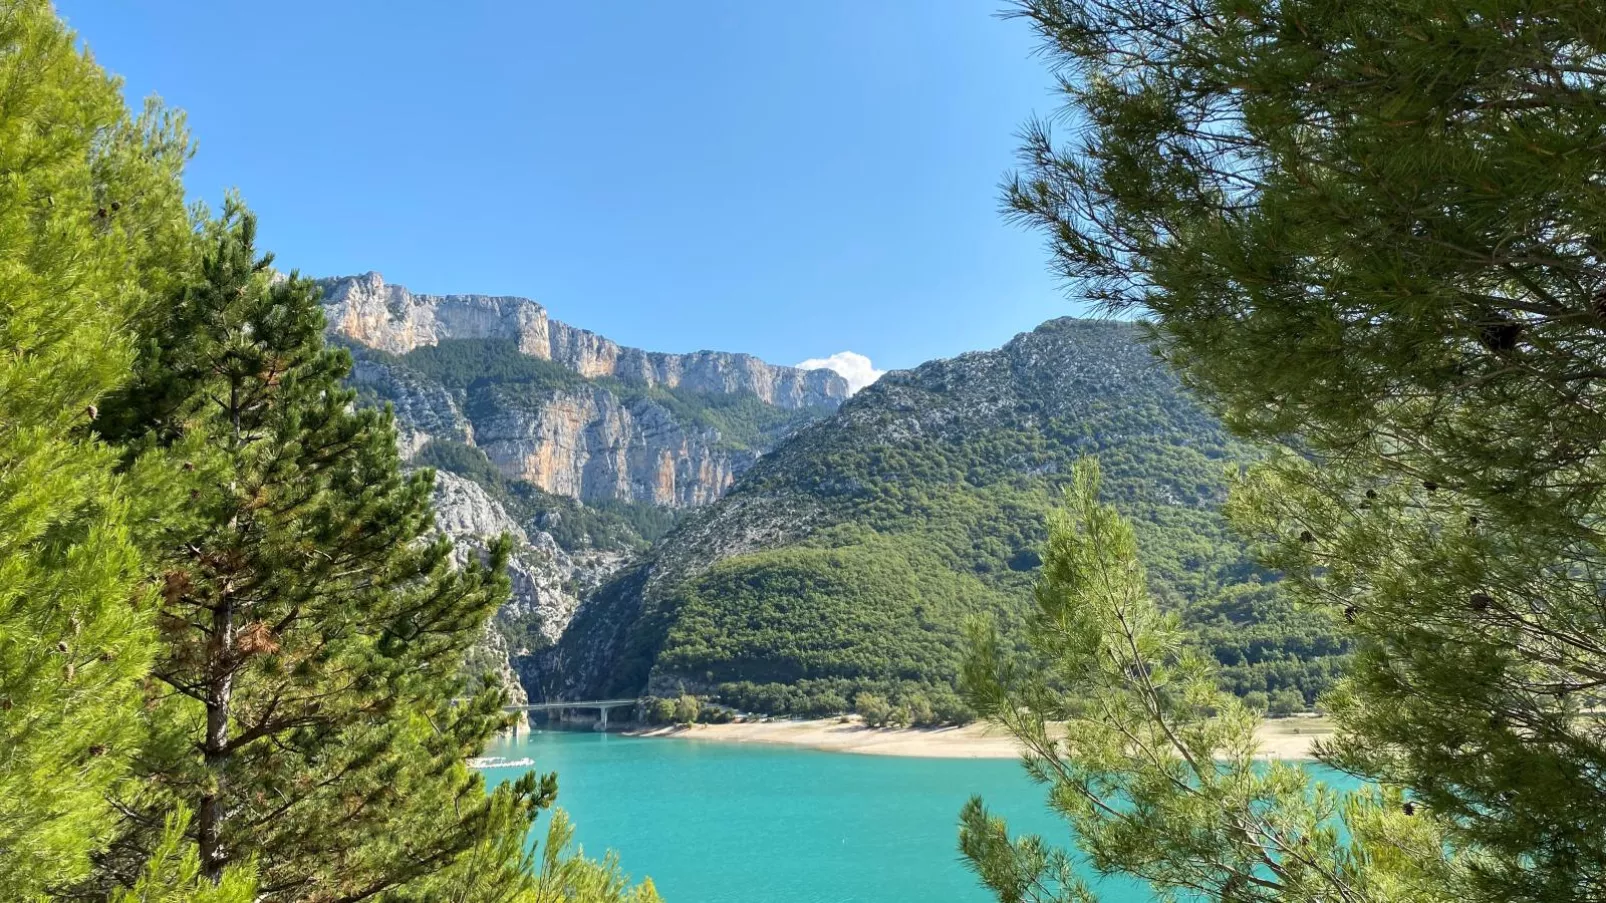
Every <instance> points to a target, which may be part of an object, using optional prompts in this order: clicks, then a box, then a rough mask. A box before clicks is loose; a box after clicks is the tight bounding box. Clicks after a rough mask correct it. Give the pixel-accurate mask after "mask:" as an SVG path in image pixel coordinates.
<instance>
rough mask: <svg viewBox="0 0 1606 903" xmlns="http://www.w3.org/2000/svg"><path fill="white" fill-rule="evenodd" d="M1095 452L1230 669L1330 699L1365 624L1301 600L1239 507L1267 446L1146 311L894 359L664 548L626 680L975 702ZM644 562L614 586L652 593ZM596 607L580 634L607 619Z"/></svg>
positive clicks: (1204, 641) (808, 708) (1176, 598)
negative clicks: (1174, 367) (900, 366)
mask: <svg viewBox="0 0 1606 903" xmlns="http://www.w3.org/2000/svg"><path fill="white" fill-rule="evenodd" d="M1027 360H1030V361H1033V362H1034V366H1032V367H1030V368H1028V367H1026V366H1023V362H1024V361H1027ZM1085 456H1096V457H1097V458H1098V459H1099V460H1100V461H1101V463H1102V464H1103V465H1104V467H1105V469H1106V472H1107V473H1108V475H1109V476H1108V480H1107V494H1108V495H1109V496H1110V497H1111V499H1112V500H1113V501H1114V502H1115V504H1116V505H1117V506H1118V507H1119V508H1120V509H1121V510H1122V512H1123V513H1125V514H1126V515H1127V516H1129V517H1131V518H1132V520H1133V522H1134V524H1135V525H1136V528H1137V529H1138V530H1139V534H1140V536H1141V537H1142V539H1143V554H1144V563H1145V565H1146V566H1147V568H1148V570H1149V573H1150V574H1151V576H1152V578H1153V579H1152V581H1151V582H1152V584H1153V587H1154V590H1155V592H1156V593H1157V594H1158V595H1159V597H1160V599H1161V600H1162V604H1163V605H1164V606H1165V607H1166V608H1167V609H1168V610H1170V611H1174V612H1176V613H1177V614H1178V616H1179V617H1180V618H1181V619H1182V621H1183V623H1184V624H1185V625H1186V627H1187V631H1188V635H1189V636H1190V641H1191V642H1192V643H1194V644H1195V645H1197V646H1198V647H1199V648H1200V649H1202V650H1204V651H1206V652H1207V653H1209V654H1210V655H1211V656H1212V657H1214V658H1215V659H1216V660H1217V661H1218V663H1219V664H1220V666H1221V667H1220V672H1219V680H1220V683H1221V684H1222V686H1224V687H1225V688H1227V689H1229V690H1230V691H1232V692H1233V693H1235V694H1238V695H1241V696H1248V695H1249V694H1257V695H1255V696H1253V697H1252V698H1254V699H1257V700H1262V701H1263V704H1264V705H1267V706H1269V705H1270V703H1271V701H1272V700H1273V699H1275V700H1276V701H1277V703H1278V705H1277V707H1276V708H1277V709H1278V710H1279V711H1283V712H1286V711H1305V710H1308V709H1309V708H1310V707H1311V706H1312V705H1313V704H1314V703H1315V702H1316V700H1317V697H1318V695H1319V694H1320V693H1321V692H1322V691H1324V690H1326V689H1327V688H1328V687H1329V686H1331V684H1332V681H1333V678H1334V676H1335V675H1336V674H1337V673H1338V670H1339V669H1340V668H1341V667H1342V663H1343V660H1344V653H1345V651H1346V649H1347V643H1346V642H1345V641H1344V640H1343V639H1342V638H1341V637H1340V636H1339V634H1338V632H1337V631H1336V629H1335V628H1334V627H1333V625H1332V624H1331V622H1330V618H1328V617H1327V616H1325V615H1322V614H1319V613H1313V612H1302V611H1299V610H1296V609H1295V608H1294V607H1293V605H1292V604H1291V602H1290V601H1289V600H1288V598H1287V596H1286V595H1285V594H1284V593H1283V592H1282V591H1281V588H1280V586H1279V581H1278V580H1277V578H1276V576H1275V575H1274V574H1273V573H1272V572H1270V571H1267V570H1264V569H1262V568H1260V567H1258V566H1256V565H1255V564H1254V562H1253V560H1252V558H1251V557H1250V555H1249V553H1248V547H1247V546H1246V545H1245V544H1244V543H1243V541H1242V540H1240V539H1239V538H1237V537H1236V536H1235V535H1234V534H1233V533H1232V531H1231V530H1230V529H1229V527H1228V525H1227V522H1226V520H1225V518H1224V517H1223V516H1222V513H1221V510H1220V509H1221V505H1222V503H1223V501H1224V500H1225V499H1226V497H1227V489H1228V480H1229V475H1230V474H1232V473H1236V472H1238V471H1239V470H1240V469H1241V468H1242V467H1243V466H1245V465H1247V464H1248V463H1250V462H1251V461H1253V460H1254V455H1253V454H1252V453H1251V451H1250V449H1249V447H1248V446H1246V445H1243V444H1242V443H1239V442H1237V441H1235V440H1233V439H1231V438H1229V436H1228V435H1227V433H1226V431H1225V430H1224V429H1223V428H1222V427H1221V425H1220V424H1219V423H1218V422H1217V421H1216V420H1215V418H1214V417H1212V416H1211V415H1210V414H1209V413H1207V412H1206V411H1205V410H1204V409H1203V408H1202V407H1201V406H1200V405H1199V404H1198V403H1197V402H1195V401H1194V400H1192V398H1191V397H1190V396H1189V394H1188V393H1187V392H1186V391H1185V390H1184V389H1183V388H1182V386H1181V385H1180V384H1179V383H1178V382H1177V381H1176V380H1175V378H1174V377H1172V376H1171V375H1170V373H1169V372H1167V370H1166V369H1165V367H1164V366H1163V365H1162V364H1161V363H1160V362H1159V361H1158V360H1156V359H1155V358H1154V357H1153V355H1152V354H1151V353H1150V352H1149V350H1148V348H1147V347H1146V345H1145V344H1144V343H1143V341H1142V339H1141V336H1140V334H1139V331H1138V329H1137V328H1136V327H1133V326H1130V325H1126V324H1119V323H1096V322H1089V321H1074V320H1061V321H1055V322H1052V323H1049V324H1045V325H1044V326H1042V327H1040V328H1039V329H1038V330H1036V331H1035V332H1033V333H1029V334H1026V335H1023V336H1021V337H1019V338H1017V339H1016V340H1015V341H1014V342H1012V343H1010V344H1009V345H1008V346H1006V347H1005V348H1004V349H1002V350H1000V351H996V352H983V353H978V354H972V355H967V356H965V357H963V358H959V359H955V360H952V361H939V362H933V363H930V364H926V365H923V366H921V367H919V368H917V369H915V370H913V371H909V372H908V373H895V374H891V375H889V376H887V377H884V378H883V379H882V380H881V381H880V382H878V383H877V384H876V385H874V386H872V387H870V388H869V389H866V390H865V391H864V392H862V393H860V394H859V395H858V396H857V397H855V398H854V399H853V400H851V401H850V402H849V403H848V404H847V405H845V406H844V408H843V409H842V411H841V412H840V413H839V414H838V415H837V416H836V417H834V418H832V419H830V420H827V421H825V422H823V423H820V424H817V425H815V426H813V427H810V428H808V429H805V430H803V431H801V432H800V433H798V434H797V435H796V436H794V437H793V438H791V439H789V440H788V441H786V442H784V443H782V444H781V445H780V446H779V447H778V448H776V450H775V451H774V452H772V453H771V454H769V455H767V456H765V457H764V458H762V459H760V461H759V462H758V463H757V464H756V465H755V466H754V467H753V469H752V470H751V471H749V472H748V473H747V474H746V475H744V476H743V477H742V478H741V479H740V480H738V481H737V483H736V485H735V486H733V487H732V489H731V490H730V492H729V494H728V495H727V496H726V497H725V498H724V499H722V500H721V501H719V502H716V503H715V504H714V505H713V506H712V507H711V508H710V509H709V510H707V511H704V512H698V513H696V514H694V515H692V516H690V518H689V519H687V520H685V521H683V522H682V523H681V524H680V525H679V527H678V528H677V529H676V530H675V531H674V532H672V533H670V534H669V535H668V536H667V537H666V538H665V539H664V540H663V541H662V543H661V544H660V546H659V547H658V548H657V549H656V550H655V551H654V553H653V554H652V556H650V558H649V563H648V564H647V565H646V567H647V568H648V569H649V570H648V571H647V572H648V573H651V574H653V577H654V579H655V580H657V581H659V582H658V584H657V587H658V588H657V589H653V590H649V591H647V592H646V593H645V594H642V595H643V596H644V598H627V600H626V603H627V604H626V605H624V606H621V608H623V609H625V610H628V607H629V605H628V603H630V602H635V603H636V604H638V605H640V606H641V609H640V612H639V614H637V615H636V618H637V620H636V621H635V622H634V625H633V626H632V628H631V633H630V635H629V636H627V637H626V638H625V639H624V640H623V642H622V643H621V647H622V652H621V654H620V657H619V659H618V660H617V661H615V662H614V664H613V667H612V668H611V670H610V671H609V672H608V673H607V674H605V675H602V678H601V679H602V680H603V681H605V682H607V683H605V686H606V690H607V691H608V692H614V693H618V692H625V693H631V692H638V691H639V690H640V689H641V687H643V686H650V688H651V692H653V693H654V694H656V695H675V694H676V693H677V692H678V691H679V690H681V689H693V690H695V691H697V692H699V693H706V694H709V695H711V696H713V697H714V698H716V699H719V700H720V701H722V702H723V703H725V704H727V705H730V706H733V707H736V708H738V709H745V710H750V711H759V712H771V713H780V714H795V715H815V716H818V715H827V714H835V713H839V712H845V711H852V710H853V708H854V706H853V700H854V699H855V698H856V697H857V696H858V695H859V694H860V693H870V694H871V695H872V696H874V697H876V698H879V699H886V700H889V701H890V702H891V703H892V704H894V705H898V706H904V707H907V708H908V709H909V710H910V711H912V712H920V713H926V714H924V716H923V720H924V721H926V722H928V723H949V722H956V721H958V722H962V721H965V720H968V719H969V718H970V717H971V716H970V714H969V712H968V710H967V709H966V707H965V706H964V704H963V703H962V702H961V701H960V699H959V696H958V694H957V691H956V689H955V681H956V679H957V677H958V675H959V666H960V661H961V657H962V649H963V633H964V626H965V624H966V622H967V621H968V620H969V619H970V618H972V617H974V616H976V615H979V614H980V615H986V616H989V617H996V618H998V619H999V623H1000V624H1001V625H1003V627H1004V631H1005V634H1006V635H1008V636H1012V637H1014V638H1015V640H1016V642H1018V643H1020V644H1022V645H1021V648H1022V649H1024V643H1025V635H1024V632H1023V631H1022V630H1021V629H1020V628H1022V627H1023V626H1024V624H1025V618H1026V616H1027V614H1028V612H1029V610H1030V600H1031V591H1032V586H1033V583H1034V581H1035V580H1036V575H1037V569H1038V565H1039V564H1040V558H1039V553H1040V551H1041V548H1042V545H1043V542H1044V540H1045V539H1046V537H1047V533H1046V525H1047V514H1048V512H1049V511H1050V510H1052V509H1053V508H1055V507H1056V506H1057V505H1058V502H1059V497H1060V495H1061V493H1062V491H1063V489H1064V487H1065V486H1066V485H1068V481H1069V479H1070V474H1071V471H1072V466H1073V465H1074V464H1075V462H1076V461H1078V460H1080V459H1081V458H1083V457H1085ZM793 521H800V522H806V523H808V524H809V529H808V532H807V533H806V534H804V535H793V536H789V537H786V538H783V539H782V540H781V541H779V542H773V543H768V544H766V545H765V547H763V548H760V549H756V550H752V551H745V552H742V553H740V554H735V555H719V554H717V553H715V554H711V553H709V551H708V549H707V548H706V545H705V544H706V543H707V542H708V541H709V538H710V537H718V536H722V535H725V534H729V533H738V532H743V531H752V530H760V529H771V528H778V529H781V530H783V531H784V530H785V528H786V527H787V526H789V525H790V523H791V522H793ZM709 559H717V562H716V563H713V564H712V566H711V567H705V566H704V564H705V561H707V560H709ZM637 579H638V578H637V577H636V576H635V575H633V574H629V573H627V574H625V575H623V576H622V577H621V578H620V579H619V580H618V581H617V583H616V586H615V587H614V588H612V590H609V589H605V590H604V591H603V593H602V596H601V598H602V599H603V600H604V601H606V600H607V598H608V594H609V592H615V593H618V594H620V595H623V596H626V597H632V596H636V595H637V594H636V593H635V591H634V589H633V587H634V586H635V585H636V581H637ZM597 607H598V608H599V609H601V610H602V611H603V612H604V613H603V614H602V615H600V617H605V618H608V619H610V620H614V619H617V618H619V617H620V615H619V610H620V609H613V608H604V607H603V606H597ZM585 619H586V614H585V613H584V612H582V615H581V620H580V621H579V622H577V624H576V625H575V627H574V628H572V629H571V634H572V636H570V637H566V638H565V641H564V642H565V643H570V644H579V643H584V642H586V641H588V639H589V637H588V635H587V634H588V631H589V630H591V629H592V628H591V627H590V625H589V624H587V622H586V620H585ZM600 629H601V630H606V629H611V625H609V626H607V627H603V628H600Z"/></svg>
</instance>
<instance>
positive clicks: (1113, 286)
mask: <svg viewBox="0 0 1606 903" xmlns="http://www.w3.org/2000/svg"><path fill="white" fill-rule="evenodd" d="M1019 6H1020V11H1021V13H1022V14H1023V15H1025V16H1027V17H1029V18H1030V19H1031V20H1032V22H1033V23H1034V25H1035V26H1036V28H1037V29H1038V31H1039V33H1040V34H1041V35H1042V37H1043V38H1044V40H1045V52H1046V54H1047V55H1048V57H1049V59H1050V60H1051V62H1052V64H1053V65H1054V66H1055V68H1056V69H1057V71H1058V72H1059V73H1060V74H1061V75H1062V88H1063V91H1064V95H1065V98H1066V100H1067V105H1068V107H1069V111H1070V113H1071V115H1072V116H1073V117H1074V118H1075V119H1076V121H1077V124H1078V126H1079V128H1080V132H1081V137H1080V138H1079V139H1078V140H1077V141H1076V142H1074V143H1071V144H1067V143H1063V142H1061V141H1058V140H1056V139H1055V137H1054V136H1053V135H1052V134H1051V132H1050V130H1049V128H1048V127H1047V126H1046V125H1043V124H1041V123H1039V124H1034V125H1032V126H1030V127H1029V128H1028V130H1027V132H1026V136H1025V148H1024V151H1023V163H1024V169H1023V172H1022V173H1021V175H1020V176H1019V177H1018V178H1016V179H1015V180H1014V181H1012V182H1011V183H1010V184H1009V185H1008V186H1007V192H1008V204H1009V207H1010V209H1011V210H1012V211H1013V212H1014V213H1015V214H1017V215H1018V216H1020V217H1021V218H1022V219H1023V220H1025V221H1026V222H1028V223H1031V224H1034V225H1037V226H1040V227H1042V228H1043V229H1044V230H1045V231H1046V232H1047V233H1048V235H1049V236H1050V242H1051V248H1052V251H1053V256H1054V266H1055V268H1056V269H1057V270H1058V271H1059V272H1060V273H1061V274H1062V275H1064V276H1065V277H1066V278H1067V279H1069V280H1071V281H1072V283H1073V285H1074V286H1075V287H1076V288H1077V290H1078V291H1083V292H1085V293H1086V295H1087V296H1088V297H1090V298H1092V299H1094V300H1096V301H1099V302H1102V303H1103V304H1105V305H1106V306H1107V307H1108V308H1110V309H1113V310H1116V311H1130V312H1140V313H1144V314H1146V315H1147V317H1148V318H1149V320H1150V322H1151V323H1152V324H1153V327H1154V330H1155V335H1156V338H1157V339H1158V340H1159V347H1160V349H1161V351H1162V353H1164V354H1165V355H1166V356H1167V357H1168V358H1169V359H1170V360H1171V361H1173V362H1174V363H1175V364H1177V365H1178V366H1179V367H1180V368H1181V370H1182V372H1183V373H1184V375H1185V377H1186V378H1187V379H1188V381H1189V382H1190V383H1191V384H1192V385H1193V386H1194V387H1196V388H1197V389H1198V390H1199V391H1200V392H1201V393H1202V394H1203V395H1204V396H1205V397H1206V398H1207V399H1208V400H1210V401H1211V402H1212V403H1213V404H1214V405H1215V406H1216V407H1217V409H1218V410H1220V411H1221V412H1222V414H1223V415H1224V417H1225V419H1226V421H1227V422H1228V424H1229V425H1231V426H1232V427H1234V428H1235V429H1237V430H1238V431H1239V432H1241V433H1242V434H1244V435H1247V436H1250V437H1253V438H1256V439H1261V440H1265V441H1268V442H1272V443H1282V444H1285V445H1287V446H1289V447H1290V448H1291V449H1293V452H1292V453H1289V454H1287V455H1283V456H1280V457H1277V458H1275V459H1274V460H1273V461H1271V462H1270V463H1269V464H1268V465H1267V466H1266V467H1265V468H1263V470H1262V472H1261V473H1260V475H1259V476H1257V477H1256V478H1254V479H1253V480H1252V481H1250V482H1249V483H1248V484H1246V485H1245V486H1244V487H1243V489H1242V490H1241V491H1240V493H1239V495H1238V501H1237V502H1236V503H1235V509H1236V517H1237V518H1238V520H1239V522H1240V523H1242V524H1245V525H1247V526H1248V527H1249V528H1250V529H1251V530H1253V531H1254V532H1255V534H1256V535H1257V536H1258V537H1259V538H1260V539H1261V540H1262V541H1263V543H1264V547H1265V550H1266V551H1267V553H1268V555H1270V556H1271V561H1272V562H1273V563H1274V564H1278V565H1280V566H1282V567H1284V568H1285V569H1287V571H1288V573H1289V574H1290V576H1291V578H1292V582H1293V585H1294V586H1295V588H1296V589H1297V591H1298V594H1299V595H1300V597H1301V598H1302V599H1303V601H1304V602H1305V603H1306V604H1308V605H1311V606H1314V607H1317V608H1320V609H1324V610H1326V611H1329V612H1330V613H1331V614H1332V616H1333V618H1334V620H1335V622H1336V623H1338V624H1339V625H1340V626H1341V627H1342V629H1344V630H1346V631H1347V632H1349V633H1350V634H1351V635H1352V636H1353V637H1354V638H1355V639H1356V640H1357V642H1358V648H1359V650H1360V651H1359V653H1358V654H1357V656H1356V660H1355V662H1354V665H1353V669H1352V673H1351V676H1350V677H1349V679H1348V681H1347V682H1346V684H1345V685H1344V686H1343V688H1342V689H1341V690H1340V691H1339V692H1338V693H1336V694H1335V695H1334V696H1333V698H1332V699H1330V700H1329V705H1330V707H1331V708H1332V709H1333V711H1334V714H1335V716H1336V717H1337V719H1338V721H1339V724H1340V727H1341V733H1340V736H1339V738H1338V740H1337V741H1336V742H1335V743H1334V745H1333V747H1332V748H1331V749H1330V750H1329V751H1328V754H1329V759H1330V761H1332V762H1334V763H1335V764H1338V765H1340V766H1342V767H1345V768H1348V769H1352V770H1354V771H1356V772H1358V773H1361V774H1364V775H1367V776H1370V777H1373V778H1376V779H1379V780H1382V781H1387V782H1391V783H1395V784H1398V785H1402V786H1405V787H1408V788H1410V791H1411V793H1412V795H1413V796H1414V797H1415V798H1417V799H1418V800H1419V803H1420V805H1419V807H1418V809H1417V811H1418V812H1419V814H1420V816H1421V817H1426V818H1433V819H1436V820H1438V821H1440V822H1441V823H1442V824H1443V825H1444V826H1445V828H1446V831H1447V834H1446V837H1447V842H1448V843H1449V844H1451V845H1452V847H1453V848H1455V849H1458V850H1461V851H1463V852H1464V853H1468V854H1473V855H1476V856H1477V857H1478V859H1479V866H1478V868H1477V869H1474V870H1471V871H1470V872H1469V873H1468V876H1469V878H1470V879H1471V880H1470V883H1469V884H1468V885H1467V886H1466V887H1465V888H1464V889H1463V890H1464V892H1465V894H1466V895H1467V896H1468V897H1469V898H1471V899H1475V898H1478V897H1482V898H1484V899H1489V900H1501V901H1510V900H1533V901H1539V900H1545V901H1567V900H1597V899H1600V898H1601V896H1602V894H1603V892H1606V734H1603V733H1602V732H1601V730H1600V727H1599V724H1600V722H1599V720H1598V718H1597V716H1596V714H1595V713H1596V712H1598V710H1599V709H1600V707H1601V705H1602V702H1603V700H1602V687H1603V686H1606V684H1603V675H1606V608H1603V607H1602V605H1601V603H1600V598H1601V586H1602V575H1603V574H1606V539H1603V535H1602V532H1601V527H1600V525H1601V523H1602V522H1603V517H1602V515H1603V514H1606V497H1603V494H1602V490H1603V488H1606V466H1603V465H1606V457H1603V455H1606V414H1603V410H1602V407H1601V405H1600V403H1599V402H1600V398H1599V396H1600V390H1599V386H1600V385H1601V377H1602V375H1603V372H1602V370H1601V362H1602V360H1606V232H1603V231H1602V227H1601V224H1602V223H1603V222H1606V193H1603V192H1602V189H1601V185H1602V175H1603V167H1602V164H1601V160H1602V157H1601V134H1602V131H1603V129H1606V66H1603V64H1602V58H1603V57H1602V54H1603V49H1606V8H1603V7H1602V6H1601V5H1600V4H1598V3H1580V2H1524V0H1515V2H1507V0H1493V2H1481V0H1480V2H1455V3H1452V2H1447V0H1406V2H1398V0H1346V2H1342V3H1335V2H1330V0H1292V2H1278V3H1269V2H1263V0H1220V2H1207V3H1204V4H1196V3H1191V2H1176V0H1153V2H1151V0H1141V2H1140V0H1074V2H1073V0H1025V2H1022V3H1020V4H1019Z"/></svg>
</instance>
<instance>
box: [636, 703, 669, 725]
mask: <svg viewBox="0 0 1606 903" xmlns="http://www.w3.org/2000/svg"><path fill="white" fill-rule="evenodd" d="M643 711H644V712H645V713H646V717H647V723H648V724H674V723H675V700H673V699H664V698H662V697H658V696H649V697H647V698H646V702H645V705H644V706H643Z"/></svg>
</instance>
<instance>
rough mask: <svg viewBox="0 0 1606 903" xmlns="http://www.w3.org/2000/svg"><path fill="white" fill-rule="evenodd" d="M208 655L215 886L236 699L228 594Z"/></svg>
mask: <svg viewBox="0 0 1606 903" xmlns="http://www.w3.org/2000/svg"><path fill="white" fill-rule="evenodd" d="M209 646H210V648H209V650H208V654H207V659H208V661H207V672H208V680H207V689H206V742H205V745H204V746H203V747H202V750H203V754H204V755H205V761H206V768H207V771H209V772H210V773H211V786H210V787H208V788H207V792H206V793H205V794H204V795H203V796H202V797H201V805H200V811H199V812H198V813H197V816H198V818H199V820H200V821H199V829H200V838H199V841H200V848H201V849H200V852H201V872H202V874H204V875H205V876H206V877H207V878H208V879H210V880H211V881H212V882H214V883H216V882H218V881H221V880H222V879H223V868H224V866H226V865H227V864H228V852H227V850H225V849H224V847H223V842H222V834H223V818H224V805H223V799H224V789H225V786H226V783H227V769H228V760H229V748H228V746H229V703H230V701H231V697H232V696H233V695H234V666H233V659H234V602H233V600H232V598H231V597H230V594H229V593H224V594H223V598H222V599H220V600H219V601H218V604H217V607H216V608H214V609H212V642H211V643H210V644H209Z"/></svg>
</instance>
